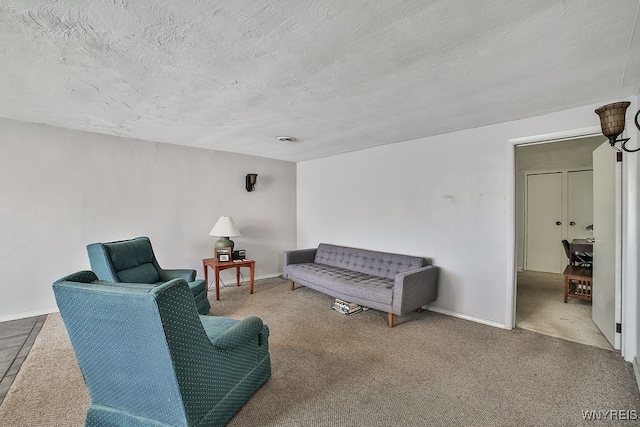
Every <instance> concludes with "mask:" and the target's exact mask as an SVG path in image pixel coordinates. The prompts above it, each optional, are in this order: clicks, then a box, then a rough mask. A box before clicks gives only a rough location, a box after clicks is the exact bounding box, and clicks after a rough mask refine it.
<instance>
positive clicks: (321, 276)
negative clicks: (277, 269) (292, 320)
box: [287, 263, 394, 304]
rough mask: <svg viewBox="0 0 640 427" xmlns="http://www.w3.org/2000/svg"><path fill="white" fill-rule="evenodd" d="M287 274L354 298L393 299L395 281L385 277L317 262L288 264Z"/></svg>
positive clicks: (389, 302) (384, 300)
mask: <svg viewBox="0 0 640 427" xmlns="http://www.w3.org/2000/svg"><path fill="white" fill-rule="evenodd" d="M287 275H288V277H290V278H292V279H296V280H301V281H303V282H307V283H313V284H314V285H317V286H320V287H322V288H324V289H328V290H333V291H336V292H339V293H342V294H349V295H351V296H352V297H354V298H359V299H364V300H368V301H376V302H379V303H383V304H391V302H392V300H393V284H394V281H393V280H391V279H386V278H383V277H377V276H372V275H370V274H366V273H360V272H357V271H352V270H347V269H344V268H339V267H332V266H329V265H326V264H316V263H307V264H291V265H288V266H287Z"/></svg>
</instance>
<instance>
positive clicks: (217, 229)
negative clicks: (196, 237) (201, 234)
mask: <svg viewBox="0 0 640 427" xmlns="http://www.w3.org/2000/svg"><path fill="white" fill-rule="evenodd" d="M209 235H210V236H219V237H234V236H240V235H241V234H240V230H238V226H237V225H236V223H235V222H233V218H231V217H230V216H221V217H220V218H219V219H218V222H216V225H214V226H213V228H212V229H211V232H210V233H209Z"/></svg>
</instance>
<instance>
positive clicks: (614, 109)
mask: <svg viewBox="0 0 640 427" xmlns="http://www.w3.org/2000/svg"><path fill="white" fill-rule="evenodd" d="M629 105H631V103H630V102H626V101H625V102H614V103H613V104H607V105H603V106H602V107H600V108H598V109H596V114H597V115H598V116H600V127H601V128H602V134H603V135H604V136H606V137H607V138H609V144H611V146H612V147H613V148H615V149H616V150H618V149H617V148H616V143H617V142H621V143H622V146H621V148H622V151H626V152H627V153H634V152H636V151H639V150H640V147H638V148H636V149H633V150H629V149H628V148H627V147H626V145H627V142H629V139H630V138H620V139H618V136H620V134H621V133H622V132H623V131H624V124H625V123H624V122H625V113H626V111H627V107H629ZM639 115H640V110H638V112H637V113H636V117H635V123H636V127H637V128H638V130H640V124H639V123H638V116H639ZM618 151H620V150H618Z"/></svg>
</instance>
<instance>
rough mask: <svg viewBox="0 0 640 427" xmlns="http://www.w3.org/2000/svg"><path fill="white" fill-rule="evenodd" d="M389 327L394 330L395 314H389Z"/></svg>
mask: <svg viewBox="0 0 640 427" xmlns="http://www.w3.org/2000/svg"><path fill="white" fill-rule="evenodd" d="M389 327H390V328H393V313H389Z"/></svg>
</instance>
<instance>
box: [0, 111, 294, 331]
mask: <svg viewBox="0 0 640 427" xmlns="http://www.w3.org/2000/svg"><path fill="white" fill-rule="evenodd" d="M0 147H1V150H2V154H1V155H0V271H1V272H2V279H1V280H0V321H1V320H9V319H11V318H17V317H24V316H26V315H33V314H38V313H44V312H50V311H54V310H55V309H56V308H55V300H54V297H53V293H52V291H51V283H52V282H53V281H54V280H56V279H58V278H60V277H62V276H64V275H67V274H70V273H72V272H75V271H78V270H82V269H89V261H88V258H87V254H86V249H85V247H86V245H87V244H89V243H92V242H97V241H113V240H119V239H127V238H132V237H136V236H141V235H146V236H149V238H150V239H151V242H152V244H153V247H154V251H155V253H156V257H157V258H158V261H159V263H160V265H161V266H163V267H166V268H193V269H196V271H197V272H198V277H200V278H202V277H203V271H202V258H206V257H210V256H212V255H213V245H214V242H215V240H216V239H217V237H212V236H209V235H208V234H209V231H210V230H211V228H212V227H213V225H214V224H215V222H216V220H217V219H218V217H219V216H221V215H231V216H232V217H233V218H234V220H235V222H236V223H237V224H238V227H239V229H240V232H241V233H242V236H241V237H236V238H234V241H235V242H236V248H241V249H246V250H247V254H248V256H249V257H251V258H254V259H255V260H256V276H257V277H267V276H274V275H278V274H280V272H281V254H282V251H284V250H287V249H290V248H292V247H295V244H296V229H295V222H296V199H295V198H296V194H295V186H296V177H295V174H296V167H295V164H294V163H291V162H284V161H277V160H270V159H265V158H259V157H253V156H246V155H238V154H231V153H226V152H219V151H211V150H203V149H197V148H187V147H180V146H175V145H168V144H161V143H154V142H147V141H140V140H133V139H126V138H117V137H110V136H105V135H99V134H93V133H87V132H79V131H70V130H64V129H58V128H53V127H48V126H42V125H34V124H27V123H21V122H16V121H10V120H1V119H0ZM250 172H253V173H257V174H258V183H257V185H256V190H255V191H254V192H251V193H249V192H247V191H246V190H245V188H244V177H245V175H246V174H247V173H250ZM223 273H228V272H223ZM211 276H212V275H211ZM234 276H235V275H234V274H231V273H229V274H228V275H226V276H223V279H224V278H225V277H226V279H227V280H231V279H232V278H233V279H235V277H234ZM210 279H211V277H210Z"/></svg>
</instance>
